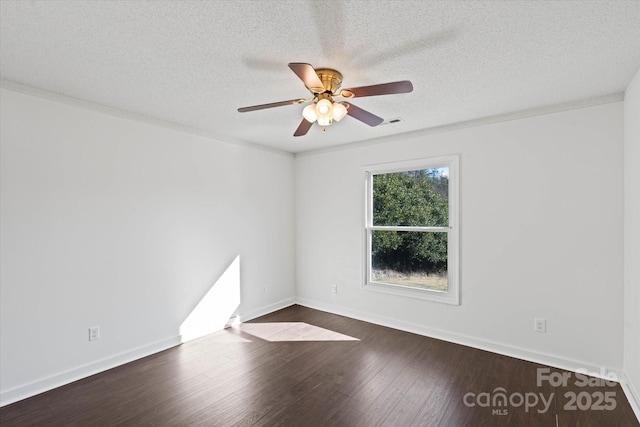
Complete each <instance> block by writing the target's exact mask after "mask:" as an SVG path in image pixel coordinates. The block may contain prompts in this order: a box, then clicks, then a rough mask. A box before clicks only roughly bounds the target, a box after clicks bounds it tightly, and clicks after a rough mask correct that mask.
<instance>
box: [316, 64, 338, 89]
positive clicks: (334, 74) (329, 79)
mask: <svg viewBox="0 0 640 427" xmlns="http://www.w3.org/2000/svg"><path fill="white" fill-rule="evenodd" d="M316 73H317V74H318V77H320V80H321V81H322V86H324V89H325V91H327V92H330V93H332V94H335V93H336V92H337V90H338V88H339V87H340V85H341V84H342V74H340V72H339V71H336V70H333V69H331V68H317V69H316Z"/></svg>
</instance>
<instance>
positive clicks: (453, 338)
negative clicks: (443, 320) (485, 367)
mask: <svg viewBox="0 0 640 427" xmlns="http://www.w3.org/2000/svg"><path fill="white" fill-rule="evenodd" d="M296 303H297V304H299V305H303V306H305V307H309V308H313V309H316V310H321V311H326V312H328V313H333V314H338V315H341V316H346V317H350V318H353V319H358V320H362V321H365V322H369V323H374V324H376V325H380V326H386V327H389V328H393V329H399V330H401V331H406V332H411V333H414V334H418V335H423V336H427V337H430V338H436V339H439V340H443V341H448V342H451V343H454V344H460V345H464V346H467V347H473V348H477V349H480V350H485V351H490V352H492V353H497V354H502V355H504V356H509V357H515V358H517V359H522V360H526V361H529V362H533V363H539V364H541V365H546V366H552V367H555V368H558V369H564V370H567V371H573V372H576V371H580V372H584V371H585V370H586V371H587V372H588V373H589V375H592V376H596V377H600V378H605V379H609V377H608V376H609V375H611V376H612V377H613V375H615V377H613V378H622V371H621V370H620V369H612V368H609V367H602V366H597V365H594V364H592V363H588V362H584V361H580V360H573V359H568V358H563V357H558V356H554V355H550V354H545V353H539V352H536V351H531V350H528V349H524V348H519V347H515V346H509V345H505V344H501V343H496V342H492V341H488V340H483V339H479V338H476V337H472V336H468V335H463V334H457V333H453V332H449V331H444V330H442V329H436V328H430V327H425V326H424V325H419V324H416V323H412V322H405V321H401V320H397V319H391V318H388V317H384V316H379V315H377V314H371V313H366V312H362V311H358V310H353V309H350V308H347V307H343V306H336V305H333V304H325V303H322V302H318V301H314V300H310V299H306V298H297V299H296Z"/></svg>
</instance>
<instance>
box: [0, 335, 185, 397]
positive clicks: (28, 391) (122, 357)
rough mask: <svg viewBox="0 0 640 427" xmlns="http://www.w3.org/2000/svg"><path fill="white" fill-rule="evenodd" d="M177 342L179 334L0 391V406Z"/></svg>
mask: <svg viewBox="0 0 640 427" xmlns="http://www.w3.org/2000/svg"><path fill="white" fill-rule="evenodd" d="M179 344H180V337H179V336H176V337H171V338H167V339H164V340H161V341H157V342H154V343H151V344H147V345H144V346H142V347H138V348H135V349H133V350H130V351H126V352H123V353H119V354H116V355H114V356H110V357H107V358H104V359H100V360H97V361H95V362H92V363H87V364H86V365H82V366H79V367H77V368H73V369H69V370H67V371H64V372H60V373H58V374H54V375H50V376H48V377H46V378H42V379H40V380H37V381H33V382H31V383H29V384H25V385H22V386H19V387H15V388H13V389H10V390H7V391H3V392H2V393H0V407H1V406H6V405H9V404H11V403H14V402H17V401H19V400H22V399H26V398H28V397H32V396H35V395H37V394H40V393H44V392H45V391H49V390H52V389H54V388H57V387H60V386H63V385H65V384H69V383H72V382H74V381H78V380H80V379H82V378H86V377H89V376H91V375H95V374H98V373H100V372H103V371H106V370H108V369H112V368H115V367H116V366H120V365H124V364H125V363H129V362H133V361H134V360H137V359H141V358H143V357H146V356H149V355H152V354H154V353H158V352H160V351H163V350H167V349H169V348H171V347H175V346H176V345H179Z"/></svg>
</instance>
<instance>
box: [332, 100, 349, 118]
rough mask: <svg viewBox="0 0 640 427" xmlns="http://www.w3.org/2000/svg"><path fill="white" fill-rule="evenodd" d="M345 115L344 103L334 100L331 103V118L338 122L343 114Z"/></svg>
mask: <svg viewBox="0 0 640 427" xmlns="http://www.w3.org/2000/svg"><path fill="white" fill-rule="evenodd" d="M346 115H347V107H345V106H344V104H342V103H341V102H335V103H334V104H333V109H332V111H331V116H332V117H333V120H335V121H336V122H339V121H340V120H342V119H344V116H346Z"/></svg>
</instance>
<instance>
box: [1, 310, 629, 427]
mask: <svg viewBox="0 0 640 427" xmlns="http://www.w3.org/2000/svg"><path fill="white" fill-rule="evenodd" d="M538 368H544V366H542V365H537V364H534V363H530V362H525V361H522V360H518V359H514V358H510V357H506V356H500V355H496V354H493V353H488V352H485V351H481V350H476V349H473V348H469V347H464V346H460V345H456V344H451V343H447V342H443V341H439V340H435V339H431V338H426V337H422V336H419V335H414V334H410V333H406V332H401V331H398V330H394V329H389V328H385V327H381V326H377V325H372V324H369V323H365V322H361V321H357V320H353V319H348V318H345V317H341V316H336V315H332V314H327V313H324V312H320V311H316V310H311V309H308V308H305V307H301V306H292V307H289V308H287V309H284V310H281V311H278V312H275V313H272V314H270V315H267V316H264V317H261V318H259V319H256V320H254V321H252V322H249V323H246V324H243V325H241V326H240V327H235V328H230V329H226V330H224V331H220V332H218V333H215V334H212V335H209V336H207V337H204V338H201V339H199V340H195V341H191V342H189V343H186V344H183V345H181V346H178V347H175V348H172V349H170V350H167V351H164V352H162V353H158V354H155V355H153V356H150V357H147V358H144V359H141V360H138V361H136V362H132V363H129V364H127V365H123V366H120V367H118V368H115V369H111V370H109V371H106V372H103V373H101V374H98V375H94V376H92V377H89V378H85V379H83V380H80V381H77V382H75V383H72V384H69V385H67V386H64V387H60V388H58V389H56V390H52V391H50V392H47V393H43V394H41V395H38V396H35V397H32V398H30V399H26V400H23V401H21V402H17V403H15V404H12V405H9V406H5V407H4V408H2V409H0V424H1V425H2V426H3V427H8V426H30V425H38V426H74V425H75V426H117V425H127V426H176V425H179V426H254V425H255V426H280V425H281V426H296V427H298V426H347V427H352V426H366V427H370V426H378V425H385V426H395V427H398V426H400V427H402V426H456V427H457V426H503V425H504V426H536V427H538V426H556V425H557V426H597V427H601V426H638V425H639V424H638V422H637V420H636V418H635V416H634V414H633V412H632V409H631V407H630V406H629V403H628V402H627V399H626V397H625V395H624V393H623V392H622V389H621V388H620V387H619V386H618V385H615V386H610V385H606V384H601V385H595V384H594V385H593V386H592V387H579V378H577V377H576V376H575V374H572V373H567V375H568V378H567V384H566V387H562V386H559V387H552V386H551V385H550V384H549V382H548V381H543V383H542V384H541V385H540V386H538V385H537V383H536V378H537V377H536V372H537V369H538ZM550 372H557V373H562V371H559V370H557V369H551V371H550ZM576 382H578V384H577V385H576ZM498 387H502V388H503V389H504V391H503V393H504V395H506V396H507V398H508V399H507V402H506V406H500V403H502V402H501V401H499V400H496V402H494V403H495V405H493V404H492V400H493V398H494V397H496V396H497V395H498V394H499V393H500V392H501V391H502V390H496V389H497V388H498ZM483 393H486V394H483ZM572 393H574V394H575V395H576V396H577V397H578V399H577V401H576V402H574V403H573V404H572V402H571V396H572ZM580 393H582V395H581V394H580ZM599 393H601V394H602V396H603V398H601V397H600V394H599ZM605 393H607V394H605ZM534 394H535V395H536V396H537V397H536V398H537V399H538V400H539V401H538V403H537V405H534V403H535V401H534V398H533V395H534ZM519 396H522V398H523V399H528V400H529V403H530V405H529V406H530V407H529V408H526V405H525V404H520V403H521V399H520V397H519ZM605 396H606V398H604V397H605ZM541 397H542V398H544V399H545V401H546V402H549V404H548V406H546V408H547V409H546V410H545V404H544V403H543V402H542V401H541V400H540V398H541ZM598 401H600V402H599V403H598ZM465 402H466V403H465ZM471 405H475V406H471ZM614 405H615V409H613V410H609V409H608V408H611V407H612V406H614ZM572 406H575V409H573V408H572ZM581 408H582V409H581ZM598 408H601V409H598Z"/></svg>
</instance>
